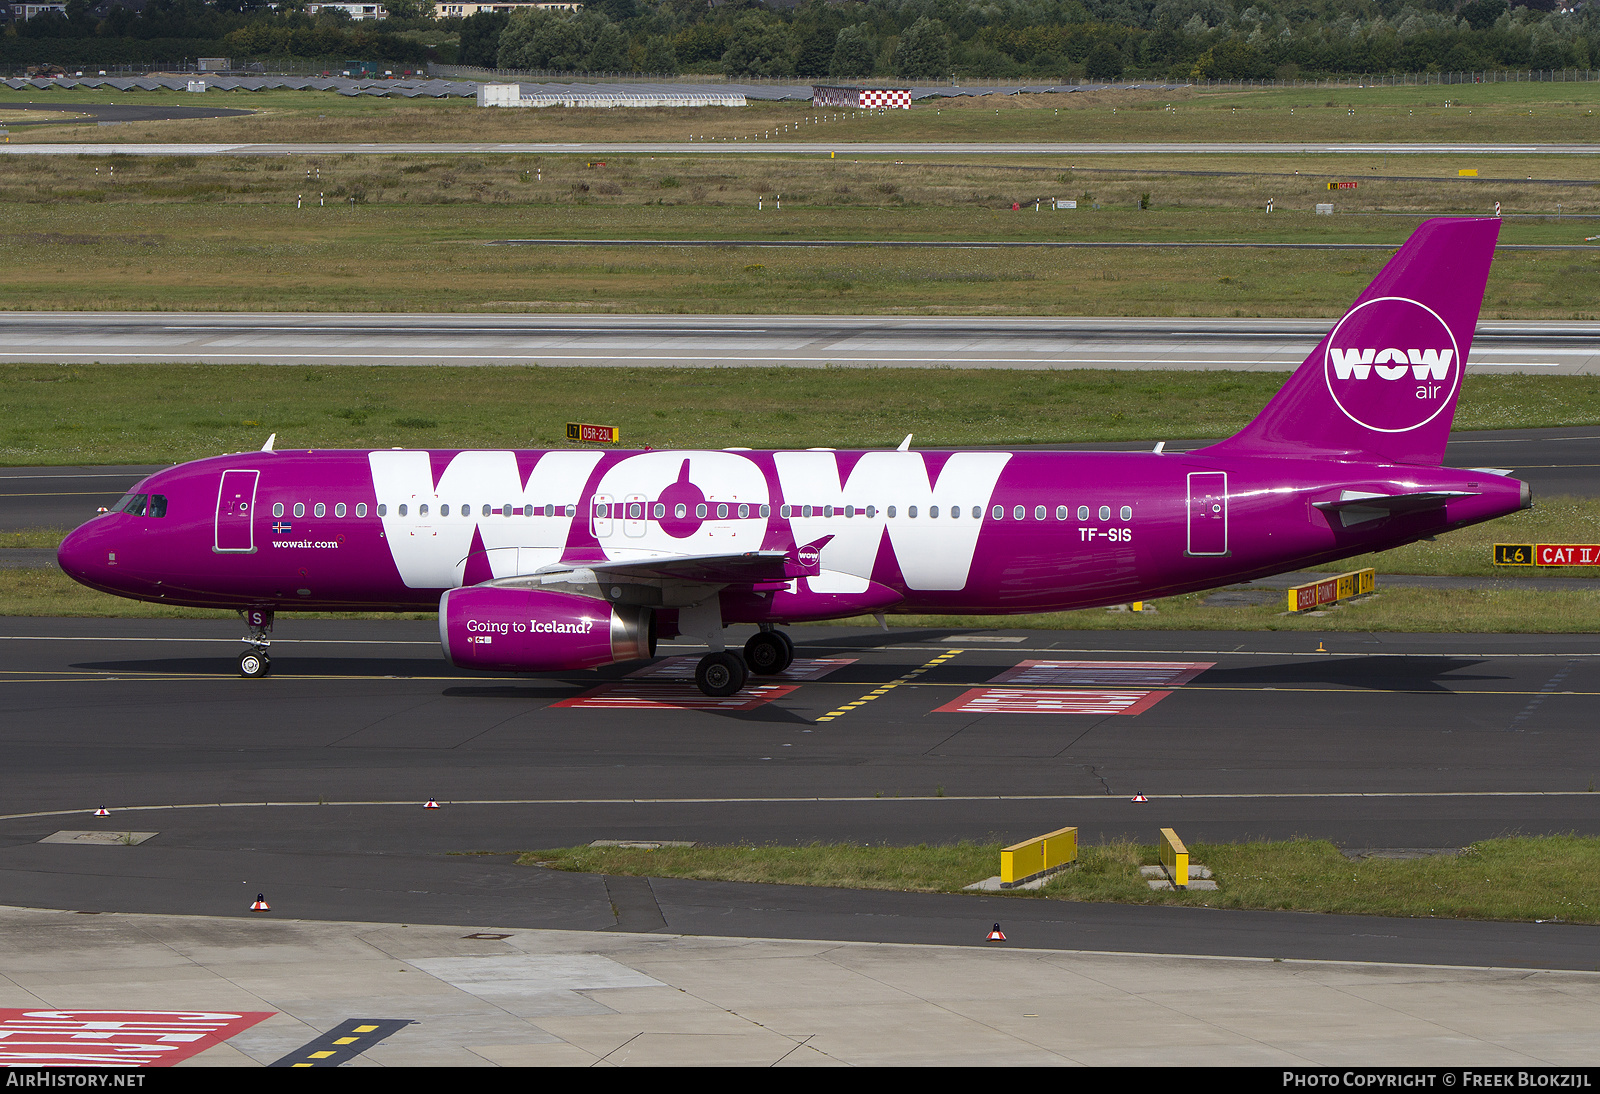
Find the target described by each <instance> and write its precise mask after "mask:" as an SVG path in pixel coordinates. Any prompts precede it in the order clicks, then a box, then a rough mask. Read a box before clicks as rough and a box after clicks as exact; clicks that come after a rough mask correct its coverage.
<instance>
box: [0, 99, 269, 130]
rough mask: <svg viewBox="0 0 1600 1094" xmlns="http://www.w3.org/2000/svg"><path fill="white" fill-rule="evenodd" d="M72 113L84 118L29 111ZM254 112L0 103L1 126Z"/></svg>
mask: <svg viewBox="0 0 1600 1094" xmlns="http://www.w3.org/2000/svg"><path fill="white" fill-rule="evenodd" d="M40 111H49V112H51V113H57V112H60V111H69V112H71V113H73V114H82V115H83V117H82V118H65V119H64V118H51V119H49V120H46V121H32V120H30V119H29V118H28V116H27V115H28V114H29V113H30V112H33V113H37V112H40ZM254 113H255V111H253V110H226V109H223V108H222V107H215V106H153V105H151V106H133V105H129V104H126V103H73V102H67V103H0V127H4V126H18V127H20V126H29V125H95V124H99V125H119V124H121V123H123V122H165V121H176V120H181V119H186V118H236V117H239V116H240V115H243V114H254Z"/></svg>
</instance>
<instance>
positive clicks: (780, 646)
mask: <svg viewBox="0 0 1600 1094" xmlns="http://www.w3.org/2000/svg"><path fill="white" fill-rule="evenodd" d="M793 662H794V642H793V641H791V640H790V638H789V636H788V635H786V634H784V633H783V632H782V631H778V630H772V631H760V632H758V633H756V634H754V635H751V637H750V641H748V642H746V643H745V644H744V663H745V664H747V665H749V666H750V671H751V672H753V673H755V674H756V675H757V676H776V675H777V674H778V673H780V672H782V671H783V670H784V669H786V668H788V667H789V666H790V665H791V664H792V663H793Z"/></svg>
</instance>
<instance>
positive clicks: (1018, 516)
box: [1011, 505, 1028, 520]
mask: <svg viewBox="0 0 1600 1094" xmlns="http://www.w3.org/2000/svg"><path fill="white" fill-rule="evenodd" d="M1011 516H1012V519H1014V520H1027V519H1028V507H1027V506H1026V505H1018V506H1015V507H1014V508H1013V509H1012V510H1011Z"/></svg>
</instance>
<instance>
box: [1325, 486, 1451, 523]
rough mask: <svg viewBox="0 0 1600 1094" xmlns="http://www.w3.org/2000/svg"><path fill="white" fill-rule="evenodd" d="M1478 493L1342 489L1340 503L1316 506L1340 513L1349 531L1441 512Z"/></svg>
mask: <svg viewBox="0 0 1600 1094" xmlns="http://www.w3.org/2000/svg"><path fill="white" fill-rule="evenodd" d="M1477 493H1478V492H1477V491H1476V490H1417V491H1413V492H1411V493H1406V494H1372V493H1368V492H1367V491H1364V490H1341V491H1340V492H1339V500H1338V501H1319V502H1314V503H1313V504H1314V505H1315V506H1316V507H1317V508H1318V509H1321V510H1322V511H1323V512H1324V513H1330V514H1331V513H1338V514H1339V519H1340V520H1341V521H1342V522H1343V523H1344V526H1345V527H1346V528H1348V527H1350V526H1351V525H1352V524H1364V523H1365V522H1367V521H1369V520H1381V519H1382V518H1384V517H1392V516H1394V515H1395V514H1397V513H1419V512H1422V511H1423V510H1425V509H1442V508H1444V506H1446V505H1448V504H1449V503H1450V502H1452V501H1454V500H1455V499H1457V498H1470V497H1475V496H1476V495H1477Z"/></svg>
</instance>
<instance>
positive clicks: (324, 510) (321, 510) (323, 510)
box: [312, 501, 328, 517]
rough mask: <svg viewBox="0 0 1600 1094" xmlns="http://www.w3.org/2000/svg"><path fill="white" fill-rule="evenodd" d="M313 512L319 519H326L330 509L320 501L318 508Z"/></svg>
mask: <svg viewBox="0 0 1600 1094" xmlns="http://www.w3.org/2000/svg"><path fill="white" fill-rule="evenodd" d="M312 512H313V513H315V514H316V515H317V516H319V517H325V516H327V515H328V507H327V506H326V505H323V504H322V503H321V502H320V501H319V502H317V507H316V508H315V509H313V510H312Z"/></svg>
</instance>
